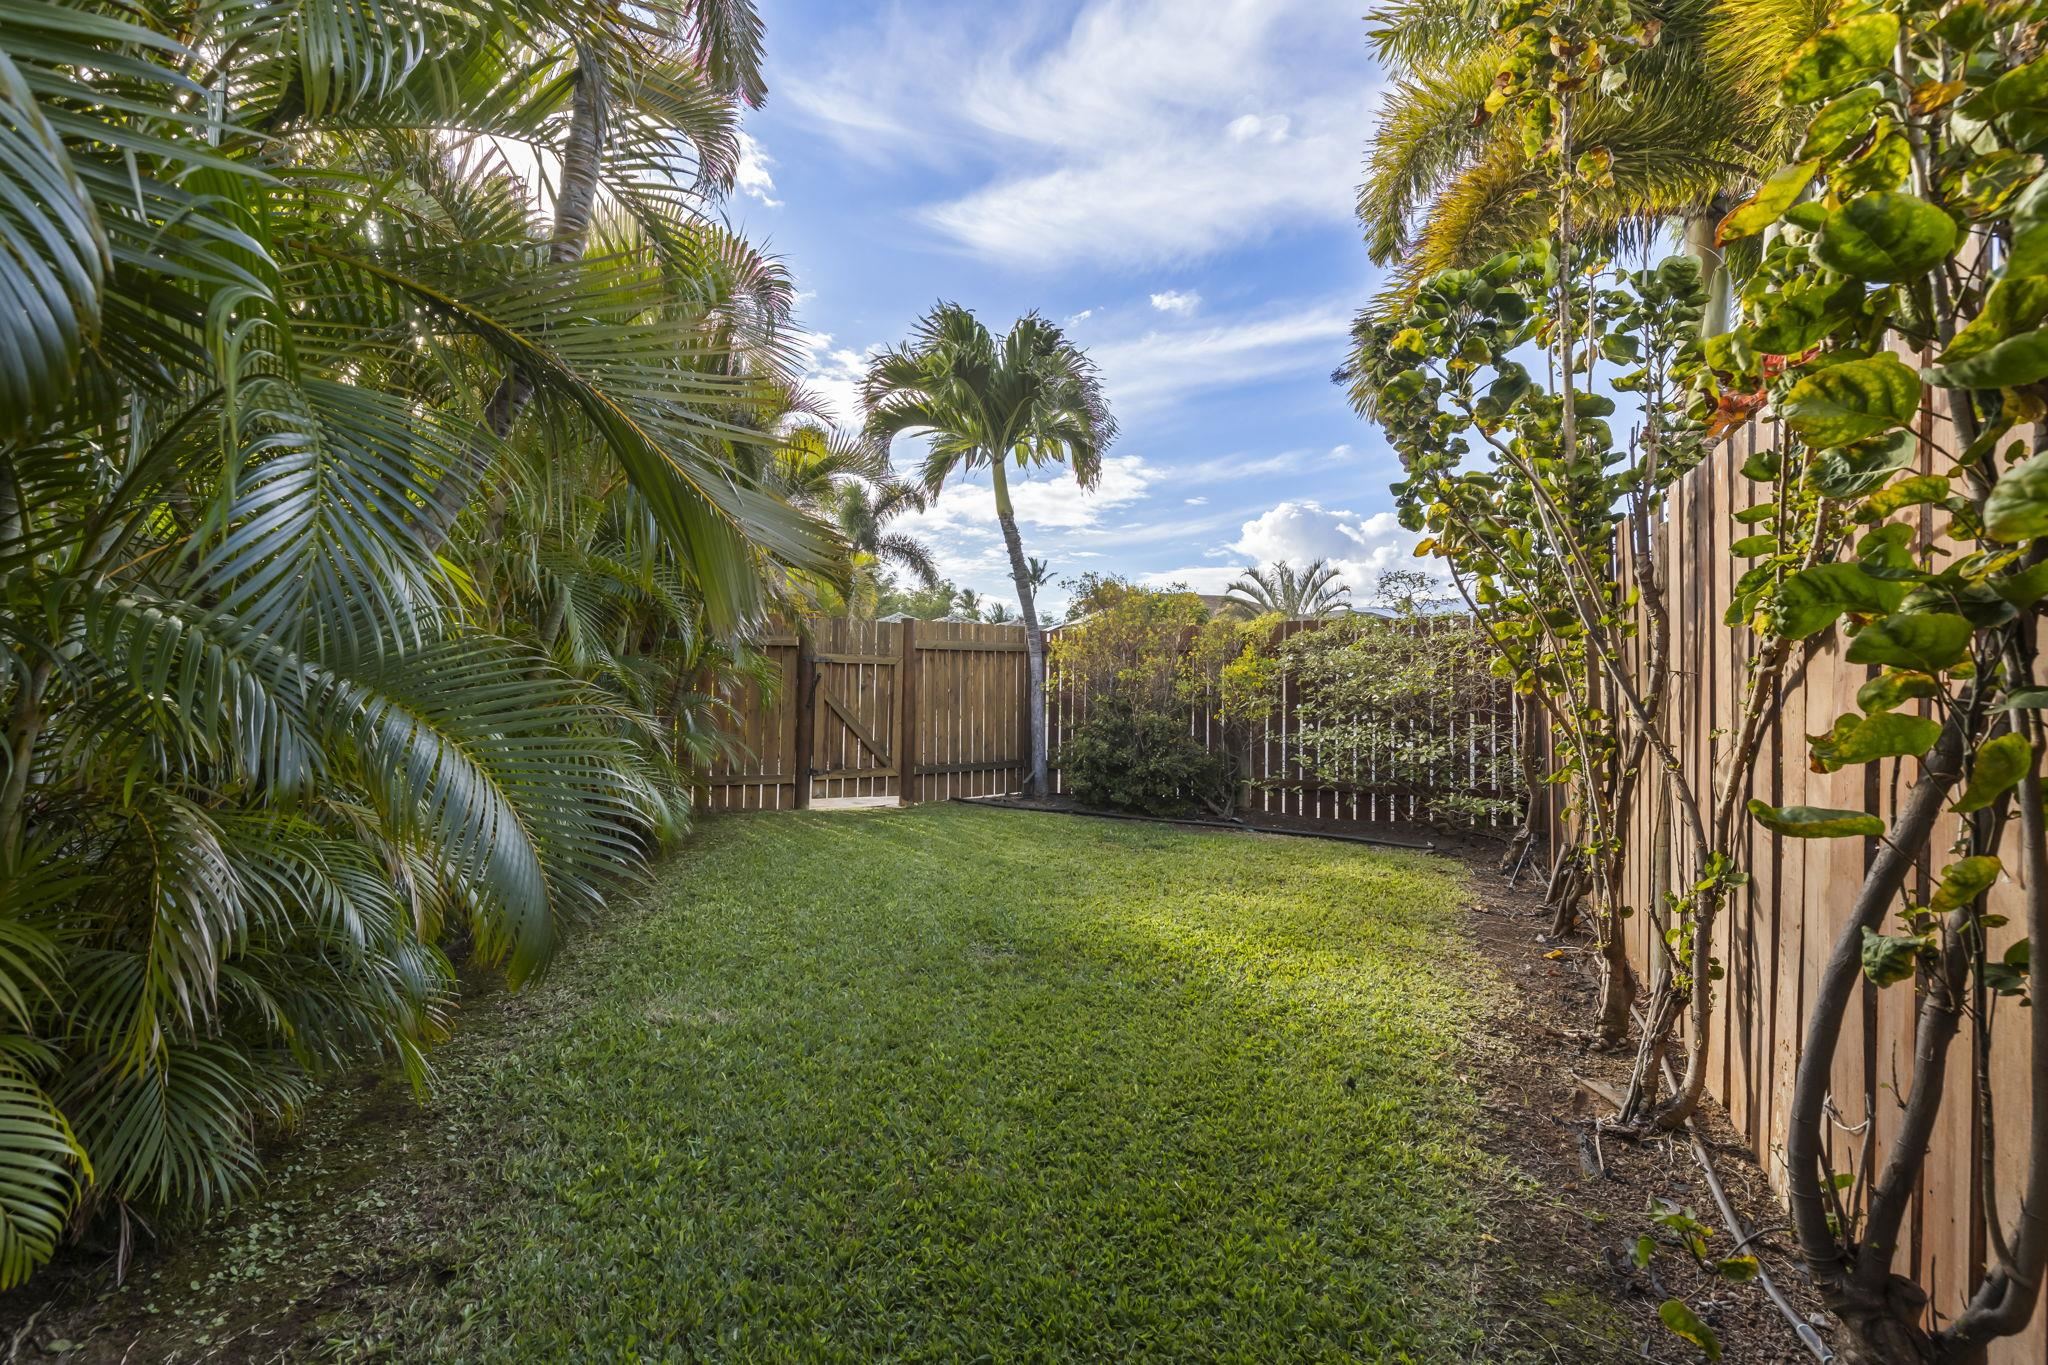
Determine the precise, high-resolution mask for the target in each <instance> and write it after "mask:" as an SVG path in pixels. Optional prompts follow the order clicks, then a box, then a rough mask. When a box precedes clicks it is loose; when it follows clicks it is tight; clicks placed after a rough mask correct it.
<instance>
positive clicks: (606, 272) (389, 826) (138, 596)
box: [0, 0, 842, 1286]
mask: <svg viewBox="0 0 2048 1365" xmlns="http://www.w3.org/2000/svg"><path fill="white" fill-rule="evenodd" d="M751 14H752V11H751V9H750V8H749V6H748V5H746V4H745V3H744V0H702V3H698V2H697V0H685V2H681V3H674V4H662V3H659V2H657V3H655V4H652V5H646V6H634V7H631V8H629V9H616V8H614V9H604V8H602V7H599V8H597V9H586V8H573V7H568V6H561V7H557V8H554V9H551V8H550V6H549V5H548V4H547V3H545V0H543V3H541V4H539V5H530V4H511V3H509V0H507V3H503V4H494V3H492V0H477V2H476V3H472V4H466V5H462V6H457V7H452V8H451V7H448V6H445V5H440V4H438V3H427V0H392V2H391V3H386V4H382V5H379V6H376V7H357V6H340V7H336V6H332V5H313V4H303V5H302V4H299V3H297V0H282V3H281V4H279V5H272V6H267V7H262V8H260V9H255V8H248V7H242V8H236V7H233V6H230V7H226V8H221V9H211V10H208V11H207V15H206V20H205V22H204V23H203V24H195V22H194V21H193V17H192V14H191V13H189V12H188V11H186V10H183V9H180V8H179V7H176V6H172V7H151V6H133V7H124V8H119V9H114V8H107V7H91V8H80V7H78V6H75V5H69V4H60V3H53V2H52V0H0V103H4V104H5V105H6V107H7V110H8V116H7V118H6V119H5V120H4V122H5V123H6V125H7V126H8V127H9V128H10V129H11V130H12V133H11V134H10V135H9V136H6V137H0V185H5V186H6V187H7V188H8V189H9V190H10V191H11V192H10V193H7V194H0V225H4V227H0V233H4V235H5V236H6V237H7V238H8V240H9V241H10V242H11V243H12V244H13V248H12V249H11V250H10V251H7V252H0V297H6V298H8V299H10V300H14V301H16V302H17V304H19V303H21V302H22V301H27V302H28V303H29V304H30V305H31V306H29V307H27V308H23V307H20V306H17V307H14V308H11V309H6V310H0V1168H4V1169H5V1171H6V1172H7V1178H6V1179H5V1180H4V1181H0V1286H5V1285H8V1284H12V1283H15V1282H18V1281H19V1280H21V1279H22V1278H24V1277H25V1276H26V1275H27V1274H29V1273H30V1272H31V1271H32V1270H33V1268H34V1267H35V1266H36V1265H37V1264H39V1263H40V1262H41V1261H43V1260H44V1259H46V1258H47V1257H48V1255H49V1254H50V1252H51V1250H52V1248H53V1247H54V1245H55V1244H56V1242H57V1240H58V1239H59V1238H60V1237H61V1236H62V1235H63V1233H64V1231H65V1229H66V1228H67V1227H75V1226H78V1225H79V1224H81V1223H82V1222H83V1219H82V1217H80V1210H81V1206H85V1207H88V1208H91V1207H99V1208H107V1207H119V1208H122V1209H125V1208H126V1207H128V1206H130V1205H134V1206H147V1207H165V1208H171V1209H179V1210H181V1209H186V1208H204V1207H207V1206H210V1205H214V1204H218V1203H220V1202H221V1201H224V1200H226V1199H229V1198H231V1197H232V1196H233V1195H234V1194H235V1193H236V1192H237V1191H239V1190H241V1189H243V1188H246V1187H247V1185H248V1184H249V1183H250V1181H251V1180H252V1178H253V1177H254V1175H255V1173H256V1170H257V1162H258V1157H257V1151H258V1140H259V1138H260V1136H261V1135H262V1133H263V1131H264V1129H265V1128H266V1126H270V1125H274V1124H275V1123H277V1122H279V1121H281V1120H282V1119H283V1118H284V1117H285V1116H288V1115H290V1114H292V1113H294V1112H296V1111H297V1110H298V1109H299V1108H300V1107H301V1106H302V1105H303V1104H304V1103H305V1102H306V1101H307V1100H308V1099H309V1098H310V1097H311V1096H312V1094H313V1084H314V1080H315V1078H316V1077H317V1076H318V1075H319V1073H321V1072H322V1071H324V1070H327V1069H330V1068H332V1067H335V1066H337V1065H341V1064H343V1063H346V1062H348V1061H351V1060H353V1059H360V1058H365V1057H371V1058H374V1057H383V1058H387V1059H391V1060H393V1061H396V1062H397V1063H399V1064H400V1065H401V1066H403V1067H404V1068H405V1070H406V1071H407V1072H408V1074H409V1075H411V1076H412V1077H413V1078H414V1080H415V1081H416V1082H421V1083H423V1082H424V1080H425V1078H426V1066H425V1053H424V1049H425V1048H426V1046H427V1045H428V1044H429V1043H431V1042H432V1041H433V1039H434V1038H436V1037H437V1036H438V1035H439V1034H440V1032H441V1030H442V1028H443V1022H444V1019H445V1017H446V1014H447V1012H448V1010H449V1008H450V1006H451V1004H452V1000H453V989H454V972H453V968H452V966H451V963H450V960H449V956H448V953H449V950H450V945H451V943H453V942H456V941H466V943H467V944H468V945H469V947H468V951H469V952H471V953H472V954H473V956H474V957H475V958H476V959H477V961H478V962H479V963H480V964H486V965H488V964H496V965H498V966H501V967H503V968H504V969H505V970H506V971H507V973H508V974H509V975H510V976H511V977H512V978H513V979H514V980H515V981H517V980H522V979H526V978H529V977H532V976H534V975H535V974H537V973H539V972H541V971H543V970H544V969H545V968H546V966H547V964H548V962H549V960H550V957H551V955H552V953H553V951H554V948H555V946H556V945H557V943H558V942H559V941H560V939H561V937H562V934H563V932H564V929H565V927H566V926H567V925H568V924H569V923H571V922H573V921H574V920H575V919H576V918H577V917H578V916H580V915H582V914H585V913H587V912H588V911H590V910H591V909H592V908H594V907H595V906H597V905H598V904H599V903H601V902H602V900H603V899H604V897H605V896H606V894H607V891H608V888H610V887H611V886H613V885H614V884H616V883H617V881H618V880H619V878H621V877H623V876H628V875H631V874H632V873H633V872H634V871H635V870H636V869H637V867H638V866H639V864H640V862H641V860H642V858H643V857H644V855H645V853H646V852H647V850H648V849H649V847H650V846H651V845H652V843H653V842H654V840H655V839H656V838H657V837H658V836H659V834H660V833H661V831H662V830H663V828H664V827H665V826H667V825H669V824H672V823H673V821H674V820H675V818H676V817H677V814H678V808H677V805H676V803H675V800H674V799H673V798H674V796H675V793H676V792H677V790H678V788H679V786H680V776H681V774H680V770H681V769H682V768H683V767H684V766H686V764H687V755H688V754H689V753H690V752H692V751H693V750H694V747H695V746H698V745H699V744H700V742H701V731H696V730H695V722H696V719H697V718H699V717H701V716H702V715H703V714H705V713H706V710H707V708H708V707H709V706H710V705H711V704H712V703H710V702H707V701H706V700H705V698H706V697H707V696H708V695H710V694H712V693H715V692H716V690H717V685H718V679H719V678H720V677H721V676H723V675H726V674H727V673H729V671H730V670H731V669H733V668H739V667H744V660H743V657H742V655H743V652H744V651H743V646H742V645H740V644H736V643H734V642H733V641H732V639H731V638H730V636H729V635H728V634H727V633H726V629H725V628H726V627H729V626H733V625H740V624H744V623H747V622H749V621H752V620H755V619H758V618H759V617H760V616H761V615H762V614H763V613H764V611H765V610H766V608H767V607H768V605H769V604H770V602H771V597H770V587H771V585H772V584H773V583H775V582H777V581H779V580H780V579H781V578H782V577H783V576H784V575H785V574H787V573H789V572H791V571H804V572H826V571H828V570H829V569H830V567H831V566H832V565H833V564H835V563H837V562H838V561H839V560H840V558H841V557H842V552H841V549H840V546H839V542H838V539H837V537H836V536H835V535H834V534H833V533H832V532H831V530H830V529H829V528H827V527H824V526H822V525H820V524H819V523H818V522H817V520H816V519H815V518H812V517H809V516H807V515H805V514H803V512H802V511H801V510H800V509H796V508H793V507H791V506H790V505H789V503H788V502H787V500H786V499H784V498H783V497H782V496H781V495H780V494H779V492H778V491H777V490H776V489H775V488H774V487H773V486H772V484H771V483H769V482H768V481H766V480H764V479H763V478H761V477H758V475H757V471H756V465H757V463H758V461H754V460H751V459H750V458H749V457H748V456H747V455H746V452H747V451H749V450H753V451H758V450H761V449H766V448H772V445H773V440H772V436H771V435H770V433H769V432H768V430H767V429H766V428H765V427H764V425H763V422H762V418H763V415H764V413H765V412H766V410H767V408H766V405H765V399H764V394H765V393H766V392H767V391H768V390H770V389H771V388H772V387H773V386H774V385H775V384H776V383H786V382H787V375H786V373H784V370H785V368H786V366H785V355H786V351H787V343H786V341H785V340H784V339H783V337H784V333H783V331H782V325H783V321H784V318H783V316H782V311H783V310H782V309H781V301H782V300H783V299H784V298H786V295H787V289H786V280H779V279H778V276H777V272H776V271H774V270H773V269H772V268H771V267H770V265H769V263H767V262H765V260H763V259H762V258H760V257H759V256H758V255H757V254H756V253H753V252H752V251H751V250H750V249H749V248H747V247H746V246H745V244H744V243H741V242H739V241H738V240H737V239H736V238H734V237H733V236H732V234H730V233H729V232H726V231H725V230H724V229H723V228H721V227H720V226H718V225H717V224H716V223H715V222H713V221H711V220H710V218H709V217H708V216H707V215H706V214H705V212H704V204H705V197H704V196H705V195H706V194H707V193H709V192H711V191H714V190H715V188H716V186H717V184H718V182H719V181H720V180H721V179H724V178H726V176H727V175H728V174H729V171H728V170H727V169H722V167H726V166H727V165H728V164H729V162H730V160H731V158H732V156H733V148H734V142H735V127H734V122H733V107H734V105H735V103H736V102H738V101H743V100H745V99H747V98H751V97H752V96H753V94H754V92H755V91H756V88H757V85H758V81H757V79H756V78H755V77H753V76H750V75H749V74H748V73H749V71H750V70H751V69H752V68H753V64H754V58H753V57H752V56H749V53H750V52H752V50H753V47H754V46H755V45H757V44H756V43H755V38H754V37H750V35H757V33H758V25H756V24H754V23H753V21H752V19H751ZM555 19H559V20H560V23H558V24H557V23H551V22H550V21H551V20H555ZM572 19H573V20H574V24H573V26H572V24H571V20H572ZM600 115H602V117H600ZM599 131H602V133H603V148H602V150H603V155H602V156H598V155H596V152H595V149H594V147H593V146H592V145H591V144H594V143H595V142H596V140H597V138H596V134H597V133H598V132H599ZM504 142H516V143H522V144H526V145H528V146H532V147H535V148H538V149H540V150H541V152H542V154H543V156H544V158H555V159H557V160H559V161H560V162H561V165H562V168H563V170H564V174H561V175H559V176H556V177H553V180H554V182H555V183H556V184H558V185H560V187H561V188H560V191H559V193H558V194H557V197H556V202H555V204H554V207H553V212H552V213H549V214H544V213H543V211H542V208H543V206H542V205H540V204H537V203H536V202H534V199H533V197H532V195H531V193H530V192H529V190H528V188H527V185H526V180H525V177H523V176H521V175H518V174H515V173H513V171H512V168H511V167H510V166H509V165H508V164H507V163H506V161H505V160H504V158H503V156H502V155H501V154H500V153H498V152H497V151H496V150H495V149H496V147H498V146H499V145H500V144H501V143H504ZM556 148H565V149H566V150H565V151H563V152H562V153H560V154H559V155H558V154H557V152H556V151H555V150H554V149H556ZM542 178H543V179H548V178H549V177H542ZM480 489H482V490H485V491H487V492H488V494H489V496H488V498H481V499H480V498H477V497H475V496H474V495H475V494H476V493H477V492H478V491H479V490H480ZM655 729H662V730H664V731H666V733H665V734H664V735H663V736H661V737H659V738H657V737H656V736H654V735H653V734H652V733H651V732H652V731H653V730H655ZM685 729H689V730H692V731H694V733H692V734H683V733H681V732H682V731H683V730H685Z"/></svg>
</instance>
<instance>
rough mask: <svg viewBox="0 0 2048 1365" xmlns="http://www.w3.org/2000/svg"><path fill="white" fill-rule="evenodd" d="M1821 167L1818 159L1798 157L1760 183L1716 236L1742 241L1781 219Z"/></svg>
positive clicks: (1725, 241) (1722, 225)
mask: <svg viewBox="0 0 2048 1365" xmlns="http://www.w3.org/2000/svg"><path fill="white" fill-rule="evenodd" d="M1819 170H1820V162H1818V161H1795V162H1793V163H1792V164H1791V165H1789V166H1785V167H1782V168H1780V169H1779V170H1777V171H1776V172H1774V173H1773V174H1772V175H1771V176H1770V178H1769V179H1767V180H1765V181H1764V183H1763V184H1761V185H1759V186H1757V190H1756V193H1755V194H1752V195H1751V196H1750V197H1749V198H1748V199H1745V200H1744V201H1743V202H1742V203H1740V204H1737V205H1736V206H1735V207H1734V208H1733V209H1730V210H1729V211H1728V215H1727V216H1726V217H1725V218H1723V219H1722V220H1721V226H1720V227H1719V228H1718V229H1717V230H1716V231H1715V234H1714V237H1715V240H1716V241H1718V242H1721V243H1727V242H1733V241H1739V240H1741V239H1742V238H1744V237H1752V236H1754V235H1756V234H1757V233H1759V232H1762V231H1763V230H1764V229H1765V228H1767V227H1769V226H1770V225H1771V224H1773V223H1775V222H1777V221H1778V219H1779V218H1781V217H1783V216H1784V213H1785V210H1786V209H1788V208H1791V207H1792V205H1793V204H1795V203H1797V202H1798V200H1799V196H1800V195H1802V194H1804V193H1805V192H1806V187H1807V186H1808V185H1810V184H1812V183H1813V177H1814V174H1815V173H1816V172H1818V171H1819Z"/></svg>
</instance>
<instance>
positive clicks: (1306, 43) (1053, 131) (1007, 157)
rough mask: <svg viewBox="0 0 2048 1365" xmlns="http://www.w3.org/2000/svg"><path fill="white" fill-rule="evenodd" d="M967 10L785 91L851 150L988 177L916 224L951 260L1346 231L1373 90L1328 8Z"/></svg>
mask: <svg viewBox="0 0 2048 1365" xmlns="http://www.w3.org/2000/svg"><path fill="white" fill-rule="evenodd" d="M974 13H975V14H976V16H977V17H976V18H975V19H974V21H973V22H972V26H971V27H970V26H969V25H968V23H967V22H965V21H956V22H955V23H954V24H953V25H952V26H951V27H950V29H948V28H940V29H937V30H924V31H921V30H919V29H918V28H916V27H914V26H912V25H910V24H908V23H906V22H905V21H904V20H903V19H902V17H901V16H900V15H896V16H893V17H892V18H890V19H889V20H886V21H885V22H884V23H883V25H882V26H881V27H880V28H879V30H878V31H876V32H875V33H873V34H872V35H871V36H870V40H869V45H868V46H867V47H866V48H865V49H864V50H861V51H858V52H856V53H854V54H851V55H849V54H848V53H846V52H845V51H844V50H841V51H839V52H838V53H836V54H835V58H834V61H833V65H832V68H831V69H829V70H823V71H810V72H804V73H802V75H801V77H800V78H799V79H797V80H795V81H792V82H790V88H791V89H792V90H793V91H794V92H795V93H794V95H793V97H792V98H793V100H794V102H795V103H796V105H797V106H798V107H799V108H800V109H801V110H803V111H804V112H805V113H806V114H807V115H808V116H810V117H811V118H812V119H813V120H815V121H816V122H817V123H819V124H820V125H821V126H823V127H824V128H825V129H827V130H828V131H829V132H830V133H831V134H833V135H834V136H835V137H838V138H839V139H840V140H841V141H842V142H843V143H844V144H845V145H846V146H848V147H849V148H850V149H852V150H854V151H855V152H856V153H857V154H867V155H874V154H877V152H878V151H882V150H886V151H887V152H888V153H890V154H893V155H896V156H899V157H904V158H909V159H913V160H918V161H921V162H923V163H924V164H939V163H952V162H958V161H967V160H972V161H978V162H980V163H982V164H986V165H990V166H992V167H993V168H994V169H993V170H992V171H991V172H990V173H989V174H988V176H987V178H986V179H985V181H984V182H983V183H981V184H979V185H977V186H975V187H973V188H971V189H968V190H967V191H966V192H964V193H961V194H958V195H956V196H954V197H952V198H949V199H946V200H943V201H940V202H936V203H929V204H926V205H924V206H923V208H922V209H921V210H920V211H919V216H920V217H921V218H922V219H923V221H924V222H926V223H927V224H928V225H930V226H931V227H933V228H935V229H936V230H937V231H938V232H940V233H941V234H943V235H944V236H946V237H948V238H950V239H951V240H953V241H954V242H956V243H957V244H959V245H960V246H962V247H964V248H966V249H967V250H969V251H972V252H974V253H975V254H977V255H981V256H985V257H988V258H991V259H995V260H999V261H1002V262H1004V263H1006V264H1011V265H1022V266H1031V267H1039V268H1054V267H1059V266H1062V265H1066V264H1069V263H1072V262H1087V263H1090V264H1100V263H1103V262H1112V263H1125V264H1138V263H1155V262H1164V261H1173V260H1181V259H1187V258H1189V257H1193V256H1199V255H1203V254H1207V253H1211V252H1214V251H1218V250H1221V249H1223V248H1226V247H1230V246H1234V245H1237V244H1239V243H1242V242H1246V241H1250V240H1255V239H1258V238H1261V237H1264V236H1265V235H1267V234H1268V233H1270V232H1272V231H1273V230H1275V229H1276V228H1278V227H1281V226H1284V225H1291V224H1298V223H1304V222H1313V223H1330V222H1341V221H1343V220H1344V219H1345V218H1346V217H1347V216H1348V215H1349V213H1350V210H1351V186H1352V184H1353V182H1354V180H1355V178H1356V163H1357V157H1358V139H1359V129H1360V128H1361V127H1363V126H1364V123H1365V115H1366V111H1367V110H1368V109H1369V107H1370V104H1371V100H1372V98H1373V92H1372V88H1371V87H1372V74H1371V68H1370V65H1369V63H1368V61H1367V59H1366V56H1365V50H1364V44H1363V41H1362V38H1361V34H1360V30H1359V26H1358V22H1357V18H1356V16H1355V15H1354V14H1352V13H1350V12H1349V11H1347V10H1345V9H1344V8H1343V7H1342V6H1335V5H1331V4H1329V3H1327V0H1205V3H1203V4H1200V5H1189V4H1186V3H1184V0H1087V2H1086V3H1084V4H1083V5H1082V6H1081V8H1080V10H1079V12H1078V14H1076V15H1075V17H1074V18H1073V20H1072V22H1071V23H1070V24H1066V25H1063V26H1060V27H1058V28H1053V29H1048V28H1047V27H1045V26H1044V25H1043V24H1042V23H1041V24H1039V25H1036V26H1034V25H1032V24H1031V23H1029V22H1027V21H1025V20H1023V19H1020V18H1019V17H1017V16H1016V15H1014V14H1005V13H1004V12H1003V11H1001V10H1000V9H999V8H997V7H993V6H991V7H987V8H985V9H982V8H979V7H977V9H976V11H974ZM1311 70H1314V71H1318V72H1325V73H1332V75H1331V78H1329V79H1305V78H1304V73H1305V72H1308V71H1311ZM955 73H957V74H955Z"/></svg>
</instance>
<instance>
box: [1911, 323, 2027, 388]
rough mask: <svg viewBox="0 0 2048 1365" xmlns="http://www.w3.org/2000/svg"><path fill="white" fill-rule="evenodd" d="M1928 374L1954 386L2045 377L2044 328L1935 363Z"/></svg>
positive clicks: (2013, 383)
mask: <svg viewBox="0 0 2048 1365" xmlns="http://www.w3.org/2000/svg"><path fill="white" fill-rule="evenodd" d="M1928 378H1929V379H1930V380H1932V381H1933V382H1934V383H1936V384H1941V385H1944V386H1946V387H1949V388H1957V389H2011V388H2018V387H2019V386H2020V385H2022V384H2032V383H2034V382H2036V381H2037V380H2041V379H2048V331H2038V330H2037V331H2030V332H2022V333H2020V334H2019V335H2018V336H2013V337H2007V338H2006V339H2005V340H2003V341H2000V342H1997V343H1995V344H1993V345H1992V346H1991V347H1990V348H1989V349H1988V350H1984V351H1980V352H1978V353H1977V354H1975V355H1971V356H1966V357H1965V358H1963V359H1961V360H1955V361H1950V362H1949V363H1947V364H1945V365H1940V366H1937V367H1935V368H1934V369H1932V370H1930V371H1929V372H1928Z"/></svg>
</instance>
